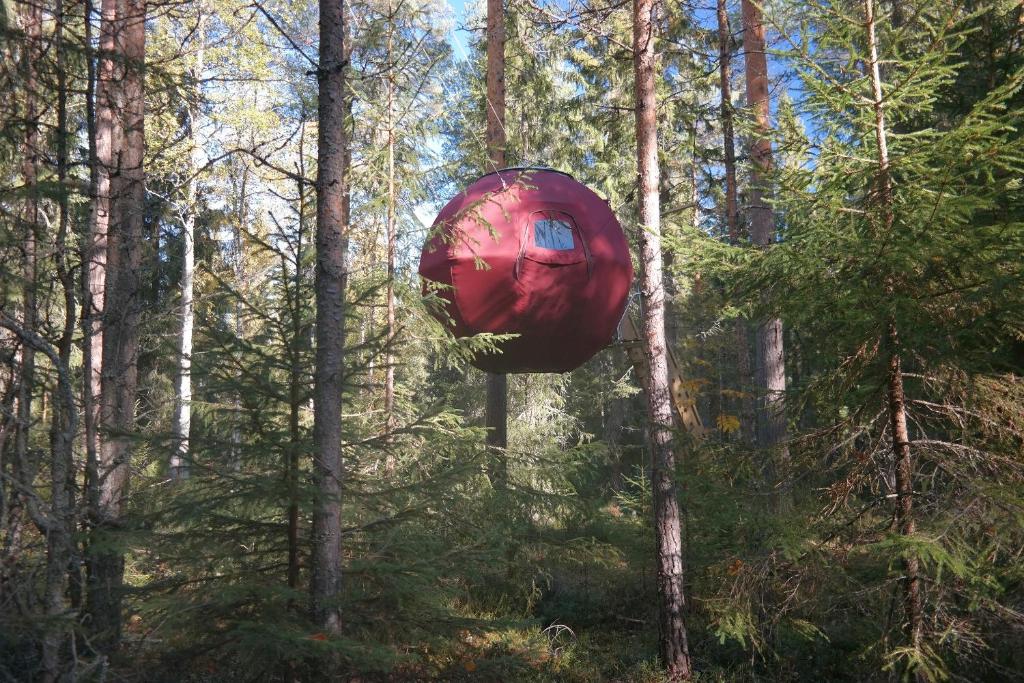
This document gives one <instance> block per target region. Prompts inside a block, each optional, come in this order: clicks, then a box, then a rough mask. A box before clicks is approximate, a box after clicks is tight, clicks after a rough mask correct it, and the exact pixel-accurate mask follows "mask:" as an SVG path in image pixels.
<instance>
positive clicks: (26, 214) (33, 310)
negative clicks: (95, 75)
mask: <svg viewBox="0 0 1024 683" xmlns="http://www.w3.org/2000/svg"><path fill="white" fill-rule="evenodd" d="M42 21H43V17H42V8H41V6H40V5H39V4H38V3H35V2H31V3H28V4H26V6H25V10H24V15H23V16H22V22H21V23H22V28H23V31H24V33H25V43H24V50H23V52H22V73H23V75H24V78H25V82H24V85H25V116H24V121H23V122H24V126H25V137H24V139H23V140H22V148H21V154H22V159H21V176H22V182H23V183H24V187H25V205H24V207H23V209H22V220H21V228H22V232H23V237H22V262H21V278H22V281H21V297H22V324H23V325H24V327H25V329H26V330H28V331H30V332H35V330H36V328H37V323H38V306H37V302H36V280H37V276H38V253H37V250H38V244H37V242H38V236H39V188H38V174H39V151H40V150H39V117H40V112H39V103H38V101H37V88H38V87H39V83H38V79H37V76H38V74H37V71H36V69H37V67H38V65H39V59H40V56H41V54H42V46H41V45H40V42H41V40H42ZM22 341H23V343H22V344H21V368H20V373H19V382H18V411H17V420H16V428H15V433H14V455H15V462H14V467H15V471H16V473H17V477H18V478H19V479H20V480H21V481H22V482H23V483H24V484H27V485H31V478H32V473H34V471H35V469H36V466H35V464H33V463H30V462H29V460H30V453H29V432H30V429H31V425H32V399H33V394H34V389H35V369H36V349H35V347H34V346H33V345H31V344H28V343H25V342H24V340H22ZM21 495H22V494H18V496H19V497H20V496H21Z"/></svg>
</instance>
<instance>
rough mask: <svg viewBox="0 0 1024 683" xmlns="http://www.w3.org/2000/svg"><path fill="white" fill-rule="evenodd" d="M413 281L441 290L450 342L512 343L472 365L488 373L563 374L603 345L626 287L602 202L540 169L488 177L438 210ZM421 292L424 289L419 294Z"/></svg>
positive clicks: (614, 223) (613, 223) (620, 251)
mask: <svg viewBox="0 0 1024 683" xmlns="http://www.w3.org/2000/svg"><path fill="white" fill-rule="evenodd" d="M431 234H432V237H431V238H430V239H429V240H428V241H427V243H426V244H425V245H424V247H423V253H422V255H421V257H420V268H419V272H420V276H421V277H423V278H424V280H425V281H432V282H435V283H438V284H440V285H444V287H441V288H440V294H441V296H442V297H444V299H445V302H446V308H447V313H448V315H449V316H450V318H451V320H450V321H445V320H442V322H448V323H450V324H451V325H452V331H453V332H454V334H455V335H456V336H458V337H466V336H471V335H475V334H480V333H483V332H491V333H495V334H510V333H511V334H518V335H519V336H518V337H516V338H515V339H512V340H510V341H507V342H504V343H502V344H501V345H500V348H501V353H500V354H478V355H477V356H476V358H475V359H474V361H473V364H474V365H475V366H476V367H478V368H480V369H481V370H486V371H488V372H496V373H515V372H567V371H569V370H572V369H574V368H577V367H579V366H580V365H582V364H583V363H585V362H586V361H587V360H589V359H590V358H591V357H592V356H593V355H594V354H595V353H597V352H598V351H600V350H601V349H602V348H604V347H605V346H607V345H608V343H609V342H611V341H612V338H613V337H614V335H615V330H616V327H617V325H618V323H619V320H620V319H621V318H622V315H623V310H624V309H625V306H626V299H627V295H628V293H629V286H630V283H631V282H632V279H633V265H632V263H631V261H630V257H629V246H628V244H627V243H626V238H625V235H623V233H622V227H621V226H620V225H619V222H618V220H616V218H615V214H614V212H613V211H612V210H611V207H609V206H608V202H607V201H605V200H603V199H601V198H600V197H598V196H597V195H596V194H594V192H592V191H591V190H590V189H589V188H587V187H586V186H585V185H583V184H582V183H580V182H578V181H576V180H575V179H574V178H573V177H572V176H570V175H569V174H567V173H563V172H561V171H555V170H553V169H547V168H507V169H503V170H501V171H497V172H494V173H489V174H487V175H485V176H483V177H481V178H480V179H478V180H477V181H476V182H474V183H473V184H472V185H470V186H469V187H467V188H466V189H465V190H464V191H463V192H461V193H459V194H458V195H457V196H456V197H455V198H454V199H452V200H451V201H450V202H448V204H447V205H446V206H445V207H444V208H443V209H442V210H441V212H440V213H439V214H438V216H437V218H436V219H435V221H434V227H433V229H432V230H431ZM427 287H428V283H427V282H424V288H425V289H426V288H427Z"/></svg>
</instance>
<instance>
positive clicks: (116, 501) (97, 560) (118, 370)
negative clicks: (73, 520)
mask: <svg viewBox="0 0 1024 683" xmlns="http://www.w3.org/2000/svg"><path fill="white" fill-rule="evenodd" d="M123 6H124V10H125V15H124V16H123V17H117V19H116V32H115V34H114V44H115V50H116V53H117V55H118V56H120V57H122V58H123V59H124V65H125V67H124V74H123V78H122V80H121V88H122V95H123V107H122V109H121V123H122V129H123V139H124V142H123V146H122V149H121V150H120V160H119V163H118V164H117V169H118V170H117V176H116V182H115V183H113V186H114V187H113V191H112V193H111V195H112V202H111V214H112V218H113V220H111V222H110V228H109V232H108V236H107V239H108V242H107V268H106V280H105V284H104V288H105V291H106V302H105V304H106V305H105V307H104V317H103V321H104V331H103V357H102V363H103V372H102V375H101V386H100V393H101V397H102V401H101V405H102V408H101V416H100V417H101V425H102V427H103V430H104V432H105V437H106V438H104V439H103V441H102V443H101V445H100V452H99V463H98V472H97V475H98V482H97V483H98V501H97V503H96V508H95V509H94V511H93V518H94V524H95V525H96V531H97V533H98V534H100V535H106V536H108V539H107V540H106V541H105V542H101V544H100V545H101V547H102V546H105V547H106V548H107V549H104V550H99V551H93V552H92V553H91V563H90V577H89V612H90V616H91V620H92V623H91V626H92V631H93V633H94V634H95V636H94V639H93V643H94V644H96V645H97V646H98V647H100V649H101V650H106V651H108V652H111V651H114V650H116V649H117V647H118V645H119V642H120V637H121V599H122V593H123V589H122V587H123V580H124V554H123V552H121V551H119V550H110V549H109V548H110V546H111V543H110V540H109V535H110V534H111V533H112V532H114V533H116V531H117V530H118V528H119V527H120V526H121V525H122V523H123V522H122V518H123V515H124V512H125V502H126V498H127V495H128V485H129V473H130V461H131V453H132V432H133V431H134V429H135V397H136V391H137V388H138V382H137V379H138V349H139V317H140V308H141V307H140V301H139V297H140V282H141V269H142V249H143V223H144V220H143V219H144V211H145V173H144V170H143V165H142V164H143V156H144V153H145V130H144V123H145V94H144V88H143V82H144V73H143V70H144V67H145V54H146V23H145V22H146V4H145V0H126V2H124V5H123ZM119 8H120V7H119Z"/></svg>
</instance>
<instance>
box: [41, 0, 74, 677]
mask: <svg viewBox="0 0 1024 683" xmlns="http://www.w3.org/2000/svg"><path fill="white" fill-rule="evenodd" d="M65 20H66V18H65V14H64V1H63V0H57V2H56V8H55V12H54V42H55V43H56V53H57V64H56V66H57V140H56V143H57V181H58V185H59V188H58V196H57V205H58V222H57V243H56V249H55V250H54V258H55V260H56V267H57V277H58V279H59V280H60V283H61V289H62V290H63V292H64V328H63V330H62V331H61V337H60V341H59V343H58V345H57V353H56V367H57V374H58V382H57V385H56V386H55V387H54V389H53V406H54V410H53V418H52V420H51V424H50V481H51V486H50V528H49V530H48V531H47V534H46V544H47V548H46V555H47V561H46V600H45V602H46V616H47V617H48V625H47V631H46V634H45V635H44V638H43V681H44V683H53V682H55V681H58V680H60V678H61V673H62V670H63V662H62V657H61V650H62V644H63V642H64V639H65V636H66V634H67V633H68V632H69V629H68V626H69V623H68V621H67V620H66V617H67V608H66V606H65V600H64V594H65V587H66V585H67V579H68V576H69V568H70V565H71V555H72V540H71V538H72V537H71V532H72V529H73V525H74V513H73V509H74V502H73V487H74V471H73V470H74V457H73V452H72V445H73V443H74V438H75V432H76V431H77V427H78V407H77V406H76V405H75V397H74V390H73V389H72V387H71V382H70V380H69V374H70V373H69V371H68V367H69V365H70V361H71V349H72V343H73V340H74V339H73V338H74V332H75V307H76V301H75V285H74V280H73V278H72V276H71V273H70V271H69V270H68V263H67V236H68V220H69V216H68V211H69V200H68V192H69V191H70V188H69V186H68V183H67V176H68V106H67V105H68V83H67V46H66V44H65V42H64V24H65ZM51 352H52V351H51ZM72 574H73V575H77V571H76V570H72Z"/></svg>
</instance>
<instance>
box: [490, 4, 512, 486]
mask: <svg viewBox="0 0 1024 683" xmlns="http://www.w3.org/2000/svg"><path fill="white" fill-rule="evenodd" d="M505 137H506V136H505V7H504V3H503V0H487V155H488V157H489V159H488V161H489V163H490V168H489V169H488V170H490V171H497V170H499V169H501V168H504V166H505V145H506V140H505ZM486 411H487V418H486V419H487V445H488V446H490V447H492V448H493V449H502V450H501V451H499V452H496V453H495V454H494V457H495V458H496V462H495V464H494V468H493V472H492V474H491V480H492V483H493V484H494V486H495V488H505V486H506V485H507V483H508V456H507V455H506V454H505V452H504V450H503V449H505V448H508V377H507V376H506V375H497V374H492V373H487V408H486Z"/></svg>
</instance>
